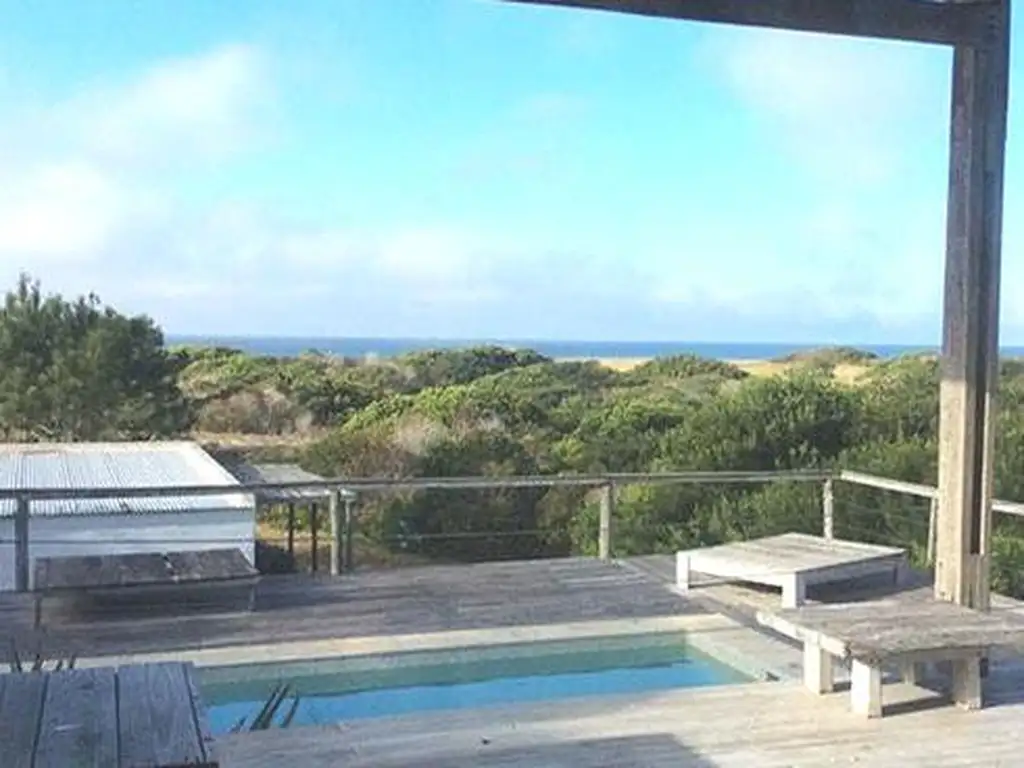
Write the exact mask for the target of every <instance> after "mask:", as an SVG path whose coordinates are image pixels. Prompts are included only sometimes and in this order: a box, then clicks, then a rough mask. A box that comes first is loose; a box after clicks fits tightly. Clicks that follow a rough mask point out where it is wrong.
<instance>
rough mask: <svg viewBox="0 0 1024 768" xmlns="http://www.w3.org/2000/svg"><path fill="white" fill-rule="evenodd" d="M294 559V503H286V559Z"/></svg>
mask: <svg viewBox="0 0 1024 768" xmlns="http://www.w3.org/2000/svg"><path fill="white" fill-rule="evenodd" d="M294 557H295V502H288V558H289V559H292V558H294Z"/></svg>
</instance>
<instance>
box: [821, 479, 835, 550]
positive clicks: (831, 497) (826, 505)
mask: <svg viewBox="0 0 1024 768" xmlns="http://www.w3.org/2000/svg"><path fill="white" fill-rule="evenodd" d="M821 514H822V521H821V529H822V535H823V536H824V537H825V538H826V539H834V538H835V537H836V496H835V483H834V482H833V480H832V478H831V477H830V478H829V479H828V480H826V481H825V484H824V485H823V486H822V489H821Z"/></svg>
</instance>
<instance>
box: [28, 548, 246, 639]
mask: <svg viewBox="0 0 1024 768" xmlns="http://www.w3.org/2000/svg"><path fill="white" fill-rule="evenodd" d="M258 581H259V571H257V570H256V568H255V567H254V566H253V565H252V564H251V563H250V562H249V561H248V559H246V557H245V555H244V554H243V553H242V551H241V550H239V549H213V550H205V551H189V552H143V553H134V554H122V555H73V556H65V557H40V558H38V559H37V560H36V562H35V573H34V581H33V586H32V591H33V597H34V599H35V625H36V627H38V626H40V624H41V623H42V604H43V600H44V599H46V598H49V597H65V598H75V597H91V598H102V597H108V598H114V599H118V598H125V597H126V596H128V595H134V596H137V597H139V598H141V599H146V598H148V597H151V596H152V597H156V596H167V595H168V594H170V593H176V594H182V593H183V591H187V590H189V589H192V590H195V589H201V588H211V589H214V590H217V589H221V590H223V589H226V588H232V587H233V586H239V587H240V588H242V589H243V590H245V594H246V607H247V608H248V610H250V611H251V610H252V609H253V607H254V604H255V598H256V585H257V583H258Z"/></svg>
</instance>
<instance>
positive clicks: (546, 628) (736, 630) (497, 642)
mask: <svg viewBox="0 0 1024 768" xmlns="http://www.w3.org/2000/svg"><path fill="white" fill-rule="evenodd" d="M670 632H680V633H683V634H685V635H686V639H687V642H688V644H690V645H692V646H693V648H695V649H696V650H697V651H698V652H701V653H703V654H705V655H707V656H710V657H711V658H712V659H714V660H716V661H718V662H720V663H723V664H726V665H728V666H730V667H732V668H733V669H735V670H737V671H738V672H740V673H742V674H744V675H746V676H748V677H750V678H752V679H753V680H755V681H770V680H779V679H793V678H795V677H798V676H799V664H798V663H797V664H796V665H794V663H793V653H794V652H793V649H792V648H791V647H790V646H786V645H783V644H782V643H779V642H778V641H777V640H774V639H772V638H770V637H768V636H766V635H763V634H761V633H760V632H757V631H756V630H754V629H751V628H750V627H747V626H744V625H743V624H741V623H739V622H737V621H735V620H733V619H731V618H728V617H726V616H722V615H721V614H715V613H708V614H688V615H672V616H657V617H648V618H637V619H624V620H618V619H617V620H602V621H587V622H571V623H564V624H543V625H529V626H517V627H494V628H487V629H466V630H452V631H447V632H431V633H422V634H404V635H378V636H365V637H349V638H342V639H329V640H302V641H289V642H282V643H267V644H259V645H233V646H222V647H217V648H201V649H195V650H183V651H173V652H163V653H146V654H132V655H119V656H99V657H90V658H83V659H79V660H77V662H76V666H78V667H79V668H90V667H101V666H118V665H123V664H145V663H154V662H161V661H182V662H192V663H193V664H195V665H196V667H199V668H203V667H234V666H242V665H250V664H265V663H287V662H309V661H314V660H317V659H329V658H338V657H344V658H348V659H355V658H359V657H363V658H369V657H373V656H382V655H386V654H396V653H410V652H417V651H452V650H459V649H467V650H468V649H473V648H477V649H480V648H497V647H500V646H503V645H521V644H523V643H544V642H553V641H574V640H580V641H583V640H595V641H596V640H600V639H601V638H621V637H626V636H629V635H647V634H656V633H658V634H660V633H670ZM794 667H796V668H795V669H794Z"/></svg>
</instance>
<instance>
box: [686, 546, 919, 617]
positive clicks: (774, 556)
mask: <svg viewBox="0 0 1024 768" xmlns="http://www.w3.org/2000/svg"><path fill="white" fill-rule="evenodd" d="M906 570H907V553H906V550H904V549H900V548H897V547H883V546H879V545H877V544H862V543H860V542H855V541H843V540H840V539H826V538H824V537H822V536H811V535H808V534H804V533H784V534H782V535H780V536H768V537H765V538H761V539H752V540H750V541H736V542H732V543H729V544H720V545H718V546H714V547H703V548H701V549H693V550H689V551H684V552H679V553H677V554H676V586H677V587H678V588H679V589H680V590H682V591H688V590H689V589H690V573H691V571H696V572H697V573H703V574H706V575H709V576H714V577H719V578H722V579H727V580H732V581H745V582H749V583H751V584H763V585H765V586H772V587H778V588H779V589H781V590H782V607H783V608H794V607H796V606H798V605H802V604H803V603H804V601H805V600H806V599H807V588H808V587H810V586H813V585H816V584H827V583H834V582H839V581H847V580H850V579H856V578H862V577H865V576H872V575H876V574H881V575H885V574H892V576H893V579H894V580H895V581H897V582H898V581H900V580H901V579H902V578H903V574H904V573H905V572H906Z"/></svg>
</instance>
